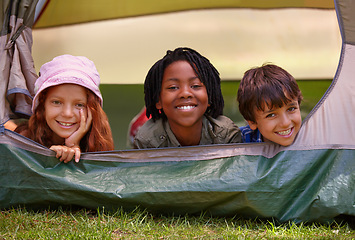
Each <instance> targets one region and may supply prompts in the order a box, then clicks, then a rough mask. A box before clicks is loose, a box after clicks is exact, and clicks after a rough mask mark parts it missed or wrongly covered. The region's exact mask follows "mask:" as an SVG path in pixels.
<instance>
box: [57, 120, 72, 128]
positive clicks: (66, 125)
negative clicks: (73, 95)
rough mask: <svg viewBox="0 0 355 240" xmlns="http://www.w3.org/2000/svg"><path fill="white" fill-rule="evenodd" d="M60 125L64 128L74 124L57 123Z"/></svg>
mask: <svg viewBox="0 0 355 240" xmlns="http://www.w3.org/2000/svg"><path fill="white" fill-rule="evenodd" d="M57 122H58V121H57ZM58 123H59V124H60V125H62V126H65V127H70V126H73V125H74V123H64V122H58Z"/></svg>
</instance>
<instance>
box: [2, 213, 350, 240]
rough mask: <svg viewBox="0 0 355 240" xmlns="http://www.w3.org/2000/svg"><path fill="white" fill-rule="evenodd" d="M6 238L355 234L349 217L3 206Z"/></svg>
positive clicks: (346, 236)
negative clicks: (314, 219) (293, 218)
mask: <svg viewBox="0 0 355 240" xmlns="http://www.w3.org/2000/svg"><path fill="white" fill-rule="evenodd" d="M0 239H355V231H354V230H353V229H352V226H351V224H350V223H348V222H344V221H343V222H333V223H330V224H319V223H309V224H295V223H293V222H287V223H283V224H277V223H275V222H273V221H271V220H259V219H242V218H239V217H237V216H235V217H231V218H224V217H223V218H221V217H210V216H206V215H203V214H202V215H200V216H169V217H167V216H155V215H152V214H150V213H148V212H147V211H143V210H139V209H136V210H134V211H132V212H124V211H121V210H118V211H117V212H114V213H104V212H97V211H92V210H87V209H81V210H75V211H70V210H46V211H41V212H34V211H27V210H25V209H22V208H18V209H11V210H3V211H1V212H0Z"/></svg>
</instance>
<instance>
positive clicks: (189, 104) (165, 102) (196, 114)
mask: <svg viewBox="0 0 355 240" xmlns="http://www.w3.org/2000/svg"><path fill="white" fill-rule="evenodd" d="M208 106H209V104H208V95H207V90H206V87H205V85H204V84H203V83H202V82H201V80H200V79H199V78H198V76H197V75H196V73H195V71H194V70H193V68H192V67H191V65H190V64H189V63H188V62H187V61H176V62H173V63H171V64H170V65H169V66H168V67H167V68H166V69H165V71H164V75H163V80H162V88H161V92H160V97H159V102H158V103H157V104H156V108H157V109H162V110H163V111H164V113H165V115H166V116H167V118H168V121H169V125H170V127H171V129H172V130H173V132H174V133H175V131H179V130H182V129H185V130H186V128H191V127H196V126H198V127H202V118H203V115H204V113H205V112H206V110H207V107H208Z"/></svg>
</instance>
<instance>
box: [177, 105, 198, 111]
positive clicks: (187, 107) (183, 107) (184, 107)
mask: <svg viewBox="0 0 355 240" xmlns="http://www.w3.org/2000/svg"><path fill="white" fill-rule="evenodd" d="M193 108H195V106H181V107H177V109H182V110H189V109H193Z"/></svg>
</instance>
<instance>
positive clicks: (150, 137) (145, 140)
mask: <svg viewBox="0 0 355 240" xmlns="http://www.w3.org/2000/svg"><path fill="white" fill-rule="evenodd" d="M202 121H203V122H202V136H201V140H200V144H199V145H210V144H224V143H241V142H242V138H241V133H240V130H239V128H238V127H237V125H235V123H234V122H233V121H232V120H231V119H229V118H228V117H226V116H223V115H221V116H218V117H217V119H214V118H212V117H210V116H207V115H205V116H204V118H203V120H202ZM134 147H135V148H163V147H181V145H180V143H179V142H178V140H177V139H176V137H175V135H174V133H173V132H172V131H171V129H170V125H169V123H168V121H166V120H163V119H158V120H156V121H155V122H154V121H153V119H149V120H148V121H147V122H146V123H145V124H144V125H143V126H142V127H141V128H140V129H139V131H138V133H137V135H136V137H135V139H134Z"/></svg>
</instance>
